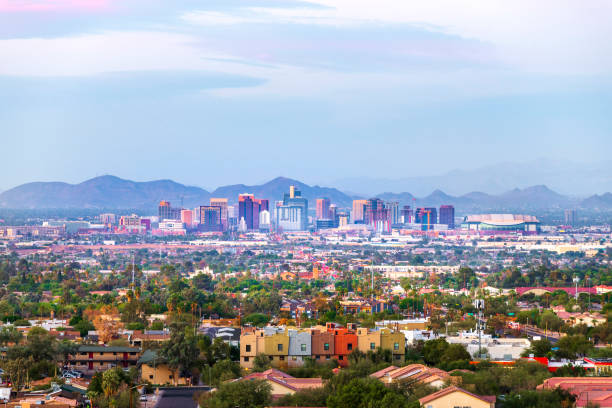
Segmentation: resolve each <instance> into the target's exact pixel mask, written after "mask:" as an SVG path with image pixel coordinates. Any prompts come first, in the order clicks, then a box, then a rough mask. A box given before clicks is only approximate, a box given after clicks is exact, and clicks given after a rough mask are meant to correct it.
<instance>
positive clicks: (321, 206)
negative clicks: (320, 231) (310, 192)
mask: <svg viewBox="0 0 612 408" xmlns="http://www.w3.org/2000/svg"><path fill="white" fill-rule="evenodd" d="M330 204H331V202H330V201H329V198H317V220H329V219H331V217H330V216H329V206H330Z"/></svg>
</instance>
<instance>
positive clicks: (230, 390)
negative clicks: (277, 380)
mask: <svg viewBox="0 0 612 408" xmlns="http://www.w3.org/2000/svg"><path fill="white" fill-rule="evenodd" d="M271 392H272V387H271V386H270V384H268V383H266V382H265V381H260V380H255V381H235V382H230V383H225V384H222V385H221V386H220V387H219V388H218V390H217V391H215V392H213V393H210V394H204V395H203V396H202V397H201V398H200V400H199V403H200V406H201V407H206V408H263V407H267V406H270V403H271V401H272V395H271Z"/></svg>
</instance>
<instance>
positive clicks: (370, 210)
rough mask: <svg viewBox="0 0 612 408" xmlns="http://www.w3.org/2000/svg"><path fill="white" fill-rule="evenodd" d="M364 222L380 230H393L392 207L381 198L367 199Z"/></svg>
mask: <svg viewBox="0 0 612 408" xmlns="http://www.w3.org/2000/svg"><path fill="white" fill-rule="evenodd" d="M363 219H364V223H365V224H367V225H369V226H371V227H373V228H374V230H375V231H378V232H390V231H391V209H390V208H388V206H387V205H386V204H385V202H384V201H383V200H381V199H380V198H371V199H369V200H367V201H366V205H365V214H364V217H363Z"/></svg>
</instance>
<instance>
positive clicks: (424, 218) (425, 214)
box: [414, 207, 438, 231]
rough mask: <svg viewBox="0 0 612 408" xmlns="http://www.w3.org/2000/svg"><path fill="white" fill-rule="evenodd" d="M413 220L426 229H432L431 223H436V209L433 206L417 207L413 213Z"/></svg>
mask: <svg viewBox="0 0 612 408" xmlns="http://www.w3.org/2000/svg"><path fill="white" fill-rule="evenodd" d="M414 222H415V223H416V224H422V225H423V228H424V229H425V230H426V231H429V230H432V229H433V225H434V224H437V223H438V210H437V209H436V208H435V207H421V208H417V209H416V212H415V214H414Z"/></svg>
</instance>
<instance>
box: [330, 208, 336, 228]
mask: <svg viewBox="0 0 612 408" xmlns="http://www.w3.org/2000/svg"><path fill="white" fill-rule="evenodd" d="M329 219H330V220H333V221H334V227H337V226H338V206H337V205H336V204H332V205H330V206H329Z"/></svg>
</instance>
